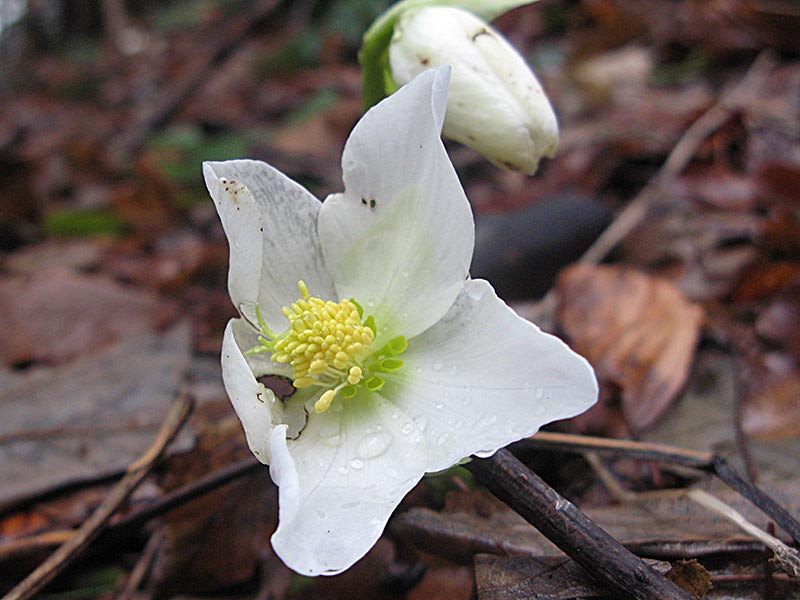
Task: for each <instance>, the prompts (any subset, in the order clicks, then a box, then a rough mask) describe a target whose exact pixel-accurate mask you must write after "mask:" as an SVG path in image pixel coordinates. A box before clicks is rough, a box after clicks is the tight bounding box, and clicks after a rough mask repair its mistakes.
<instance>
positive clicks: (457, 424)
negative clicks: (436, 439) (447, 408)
mask: <svg viewBox="0 0 800 600" xmlns="http://www.w3.org/2000/svg"><path fill="white" fill-rule="evenodd" d="M463 426H464V420H463V419H459V420H458V421H456V422H455V423H454V424H453V428H454V429H461V428H462V427H463Z"/></svg>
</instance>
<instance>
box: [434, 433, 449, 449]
mask: <svg viewBox="0 0 800 600" xmlns="http://www.w3.org/2000/svg"><path fill="white" fill-rule="evenodd" d="M449 439H450V434H449V433H443V434H442V435H440V436H439V438H438V439H437V440H436V443H437V444H439V445H440V446H444V445H445V444H446V443H447V440H449Z"/></svg>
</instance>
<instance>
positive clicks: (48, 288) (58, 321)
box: [0, 268, 168, 365]
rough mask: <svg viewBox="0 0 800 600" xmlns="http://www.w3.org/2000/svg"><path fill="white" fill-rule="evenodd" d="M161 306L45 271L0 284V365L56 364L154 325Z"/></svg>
mask: <svg viewBox="0 0 800 600" xmlns="http://www.w3.org/2000/svg"><path fill="white" fill-rule="evenodd" d="M166 306H168V305H167V304H162V303H160V302H159V300H158V299H157V298H156V297H155V296H153V295H152V294H148V293H145V292H140V291H137V290H134V289H131V288H127V287H124V286H121V285H119V284H118V283H115V282H114V281H111V280H109V279H106V278H103V277H96V276H89V275H81V274H78V273H74V272H72V271H69V270H67V269H60V268H58V269H49V270H44V271H42V272H39V273H36V274H34V275H33V276H31V277H30V278H10V279H6V280H5V281H0V329H1V330H2V331H3V336H2V339H1V340H0V359H1V360H2V361H3V362H4V363H5V364H7V365H14V364H20V363H22V364H24V363H28V362H45V363H62V362H65V361H67V360H69V359H72V358H75V357H77V356H81V355H86V354H89V353H91V352H93V351H97V350H99V349H100V348H102V347H104V346H106V345H109V344H111V343H113V342H114V341H117V340H119V339H123V338H124V337H126V336H128V335H130V334H132V333H134V332H140V331H143V330H147V329H151V328H153V327H154V326H155V325H157V324H158V321H160V319H161V317H163V316H164V315H163V314H161V315H160V314H159V311H160V310H161V308H162V307H166Z"/></svg>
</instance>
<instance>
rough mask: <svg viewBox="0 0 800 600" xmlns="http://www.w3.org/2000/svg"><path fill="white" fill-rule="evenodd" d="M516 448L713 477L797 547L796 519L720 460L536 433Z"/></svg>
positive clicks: (799, 534) (664, 448)
mask: <svg viewBox="0 0 800 600" xmlns="http://www.w3.org/2000/svg"><path fill="white" fill-rule="evenodd" d="M517 444H518V445H519V446H520V447H526V446H529V447H538V448H551V449H552V448H558V449H559V450H561V451H564V452H571V453H579V454H580V453H584V452H586V451H594V452H598V453H603V454H612V455H618V456H625V457H626V458H634V459H637V460H653V461H660V462H667V463H674V464H678V465H682V466H686V467H691V468H694V469H699V470H702V471H705V472H707V473H712V474H714V475H716V476H717V477H719V478H720V479H721V480H722V481H724V482H725V483H726V484H727V485H729V486H730V487H731V488H733V489H734V490H736V491H737V492H738V493H739V494H740V495H742V496H743V497H745V498H747V499H748V500H749V501H750V502H752V503H753V504H754V505H755V506H757V507H758V508H759V509H761V510H762V511H763V512H764V514H766V515H767V516H768V517H769V518H770V519H772V520H773V521H775V522H776V523H777V524H778V525H780V526H781V527H782V528H783V529H784V530H785V531H786V533H788V534H789V535H790V536H791V537H792V539H793V540H794V541H795V543H798V544H800V523H799V522H798V521H797V519H795V518H794V517H793V516H792V515H790V514H789V513H788V512H787V511H786V509H784V508H783V507H782V506H781V505H780V504H778V503H777V502H775V500H773V499H772V498H771V497H770V496H769V495H767V494H766V493H764V491H762V490H761V489H760V488H758V487H756V486H755V485H753V484H752V483H750V482H748V481H745V480H744V479H742V478H741V477H740V476H739V475H738V474H737V473H736V471H735V470H734V469H733V468H732V467H731V466H730V465H729V464H728V461H726V460H725V459H724V458H722V457H721V456H717V455H714V454H711V453H709V452H696V451H694V450H687V449H685V448H677V447H674V446H666V445H662V444H647V443H641V442H633V441H630V440H610V439H604V438H597V437H590V436H582V435H569V434H563V433H549V432H539V433H537V434H536V435H535V436H533V437H531V438H528V439H526V440H523V441H521V442H517Z"/></svg>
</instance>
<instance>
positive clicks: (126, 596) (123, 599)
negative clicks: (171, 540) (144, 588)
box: [115, 530, 162, 600]
mask: <svg viewBox="0 0 800 600" xmlns="http://www.w3.org/2000/svg"><path fill="white" fill-rule="evenodd" d="M161 542H162V535H161V531H160V530H159V531H156V532H155V533H154V534H153V535H151V536H150V539H149V540H147V544H145V547H144V550H143V551H142V555H141V556H140V557H139V560H138V561H136V566H135V567H134V568H133V571H131V574H130V576H129V577H128V579H127V580H126V581H125V586H124V587H123V588H122V591H121V592H120V593H119V594H118V595H117V596H116V597H115V600H130V599H131V598H133V597H134V595H135V594H136V590H137V589H139V586H140V585H141V583H142V581H143V580H144V577H145V575H147V572H148V571H149V570H150V567H151V566H152V565H153V561H154V560H155V558H156V554H157V553H158V549H159V547H160V546H161Z"/></svg>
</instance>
